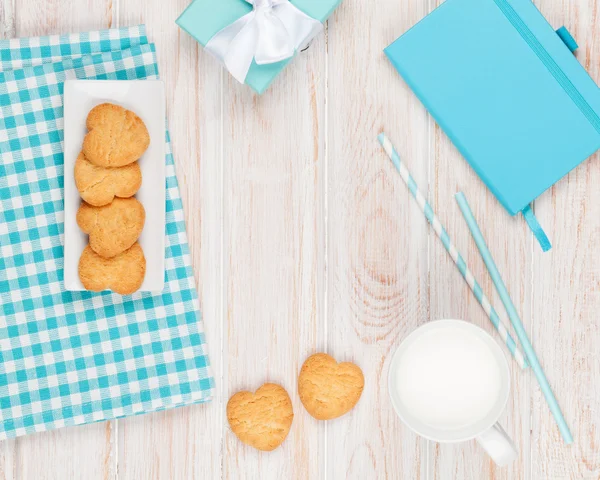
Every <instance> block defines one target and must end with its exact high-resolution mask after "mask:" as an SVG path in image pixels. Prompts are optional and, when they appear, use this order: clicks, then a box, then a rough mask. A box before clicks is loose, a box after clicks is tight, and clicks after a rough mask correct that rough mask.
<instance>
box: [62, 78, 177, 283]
mask: <svg viewBox="0 0 600 480" xmlns="http://www.w3.org/2000/svg"><path fill="white" fill-rule="evenodd" d="M64 94H65V101H64V106H65V110H64V111H65V115H64V117H65V275H64V280H65V289H66V290H69V291H82V290H85V288H84V287H83V285H82V284H81V281H80V280H79V273H78V265H79V258H80V257H81V253H82V252H83V249H84V248H85V246H86V245H87V243H88V237H87V235H86V234H84V233H83V232H82V231H81V230H79V227H78V226H77V220H76V215H77V210H78V209H79V205H80V204H81V198H80V197H79V192H78V191H77V187H76V186H75V176H74V169H75V160H76V159H77V156H78V155H79V152H81V146H82V145H83V137H84V136H85V134H86V133H87V131H86V127H85V122H86V118H87V115H88V113H89V111H90V110H91V109H92V108H94V107H95V106H96V105H98V104H100V103H104V102H110V103H115V104H117V105H121V106H122V107H125V108H127V109H129V110H131V111H133V112H134V113H136V114H137V115H138V116H139V117H140V118H141V119H142V120H143V121H144V123H145V124H146V126H147V127H148V131H149V133H150V147H149V148H148V150H147V151H146V153H144V155H143V156H142V158H141V159H140V160H139V164H140V168H141V170H142V187H141V188H140V190H139V192H138V193H137V195H136V198H137V199H138V200H139V201H140V202H141V203H142V205H143V206H144V208H145V210H146V224H145V225H144V230H143V231H142V236H141V237H140V239H139V242H140V245H141V246H142V249H143V250H144V255H145V257H146V277H145V279H144V283H142V286H141V288H140V291H144V292H160V291H162V289H163V287H164V278H165V274H164V271H165V210H166V204H165V195H166V171H165V168H166V164H165V161H166V159H165V132H166V125H165V89H164V84H163V83H162V82H161V81H158V80H131V81H130V80H126V81H125V80H68V81H66V82H65V92H64Z"/></svg>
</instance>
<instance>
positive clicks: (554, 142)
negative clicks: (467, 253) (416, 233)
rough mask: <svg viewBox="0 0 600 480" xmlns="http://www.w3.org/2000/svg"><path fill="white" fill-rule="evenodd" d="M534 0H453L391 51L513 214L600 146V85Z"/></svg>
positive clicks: (535, 229) (537, 229)
mask: <svg viewBox="0 0 600 480" xmlns="http://www.w3.org/2000/svg"><path fill="white" fill-rule="evenodd" d="M576 48H577V44H576V43H575V41H574V40H573V38H572V37H571V36H570V35H569V33H568V32H567V31H566V29H564V27H563V28H561V29H559V30H558V31H554V29H553V28H552V27H551V26H550V25H549V24H548V22H547V21H546V19H545V18H544V17H543V16H542V14H541V13H540V12H539V10H537V8H536V7H535V5H534V4H533V3H531V1H530V0H446V2H444V3H443V4H442V5H441V6H440V7H438V8H437V9H435V10H434V11H433V12H432V13H431V14H429V15H428V16H427V17H425V18H424V19H423V20H422V21H421V22H419V23H418V24H417V25H415V26H414V27H413V28H411V29H410V30H409V31H408V32H406V33H405V34H404V35H402V36H401V37H400V38H399V39H398V40H396V41H395V42H394V43H392V44H391V45H390V46H389V47H388V48H386V50H385V53H386V55H387V56H388V58H389V59H390V60H391V62H392V63H393V65H394V67H395V68H396V69H397V70H398V72H399V73H400V75H401V76H402V77H403V78H404V80H405V81H406V83H407V84H408V85H409V86H410V88H411V89H412V90H413V91H414V92H415V94H416V95H417V96H418V97H419V99H420V100H421V101H422V102H423V104H424V105H425V107H426V108H427V109H428V110H429V112H430V113H431V115H432V116H433V118H434V119H435V120H436V122H437V123H438V124H439V125H440V126H441V127H442V129H443V130H444V131H445V132H446V134H447V135H448V136H449V137H450V139H451V140H452V142H453V143H454V145H455V146H456V147H457V148H458V150H459V151H460V152H461V153H462V155H463V156H464V157H465V158H466V159H467V161H468V162H469V163H470V165H471V166H472V167H473V168H474V169H475V171H476V172H477V174H478V175H479V176H480V177H481V179H482V180H483V181H484V182H485V184H486V185H487V186H488V187H489V189H490V190H491V191H492V192H493V193H494V195H495V196H496V197H497V198H498V200H499V201H500V202H501V203H502V205H503V206H504V208H506V210H507V211H508V212H509V213H510V214H511V215H516V214H517V213H519V212H523V214H524V215H525V218H526V220H527V222H528V224H529V225H530V227H531V228H532V230H533V232H534V234H535V235H536V237H537V238H538V240H539V241H540V243H541V244H542V247H543V248H544V250H547V249H549V248H550V243H549V242H548V239H547V237H546V236H545V234H544V232H543V230H542V229H541V227H540V226H539V224H538V223H537V220H536V219H535V216H534V215H533V212H532V210H531V207H530V205H531V203H532V202H533V200H534V199H535V198H537V197H538V196H539V195H540V194H541V193H543V192H544V191H545V190H546V189H548V188H549V187H551V186H552V185H553V184H554V183H556V182H557V181H558V180H560V179H561V178H562V177H563V176H565V175H566V174H567V173H568V172H569V171H570V170H572V169H573V168H574V167H576V166H577V165H579V164H580V163H581V162H583V161H584V160H585V159H586V158H588V157H589V156H590V155H592V154H593V153H594V152H595V151H596V150H597V149H598V148H600V117H599V113H600V89H599V88H598V86H597V85H596V84H595V83H594V81H593V80H592V79H591V78H590V76H589V75H588V74H587V72H586V71H585V69H584V68H583V67H582V66H581V64H580V63H579V62H578V61H577V59H576V58H575V57H574V55H573V51H574V50H575V49H576Z"/></svg>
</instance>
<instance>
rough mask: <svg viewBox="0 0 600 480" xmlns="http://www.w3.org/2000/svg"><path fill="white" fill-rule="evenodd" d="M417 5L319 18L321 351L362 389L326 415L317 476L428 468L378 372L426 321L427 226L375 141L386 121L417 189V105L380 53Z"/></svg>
mask: <svg viewBox="0 0 600 480" xmlns="http://www.w3.org/2000/svg"><path fill="white" fill-rule="evenodd" d="M425 13H426V12H425V9H424V8H423V6H422V4H421V2H410V3H408V2H404V3H401V2H398V1H390V0H385V1H378V2H362V1H356V0H355V1H346V2H344V3H343V4H342V5H341V6H340V7H339V9H338V11H337V12H336V14H335V15H334V19H333V21H331V22H330V34H329V58H328V65H329V85H330V88H329V98H330V102H329V104H330V107H329V111H328V112H329V128H328V132H329V141H328V172H329V175H328V189H327V193H328V311H327V314H328V351H329V353H330V354H332V355H333V356H335V357H336V358H337V359H338V360H339V361H345V360H351V361H354V362H355V363H357V364H358V365H359V366H360V367H361V368H362V369H363V372H364V375H365V390H364V392H363V395H362V398H361V400H360V401H359V403H358V405H357V406H356V408H355V411H354V412H353V413H352V414H351V415H346V416H344V417H342V418H340V419H338V420H336V421H334V422H330V423H329V424H328V427H327V428H328V430H327V434H328V443H327V446H328V464H327V467H328V468H327V474H328V478H406V479H409V478H410V479H413V478H422V477H423V478H424V477H425V475H426V471H427V442H426V441H425V440H423V439H420V438H417V437H416V436H415V435H414V434H412V433H411V432H410V431H409V430H408V429H407V428H406V427H404V426H403V425H402V424H401V423H400V421H399V419H398V417H397V416H396V415H395V413H394V411H393V409H392V407H391V404H390V402H389V398H388V391H387V375H388V367H389V363H390V361H391V354H392V353H393V352H394V350H395V348H396V347H397V346H398V344H399V342H400V341H401V340H402V338H403V337H405V336H406V335H407V334H408V333H409V332H410V331H411V330H413V329H414V328H415V327H416V326H418V325H420V324H422V323H423V322H426V321H428V320H429V309H428V299H427V289H428V284H427V263H428V260H427V249H428V238H429V232H428V227H427V224H426V221H425V219H424V218H423V216H422V214H421V213H420V212H419V211H418V208H417V207H416V206H415V205H414V204H413V203H412V202H413V200H412V199H411V198H410V197H409V194H408V190H407V188H406V187H405V185H404V184H403V183H402V180H401V179H400V178H399V176H398V174H397V173H396V171H395V170H394V168H393V166H392V164H391V162H390V161H389V160H388V159H387V157H386V156H385V154H384V153H383V151H382V149H381V147H380V146H379V144H378V142H377V135H378V134H379V133H380V132H381V131H382V130H383V129H384V128H385V129H386V131H387V133H388V134H389V136H390V138H391V139H392V140H393V141H394V142H395V144H396V145H397V148H399V150H400V152H401V154H402V155H403V156H404V157H405V158H406V160H407V162H408V163H409V165H410V166H411V168H412V169H413V170H414V174H415V175H416V177H417V178H418V179H419V180H423V181H424V185H423V186H424V188H425V189H427V183H426V179H427V176H428V171H427V169H428V162H427V156H428V141H427V130H428V124H427V120H426V115H425V110H424V109H423V108H421V107H420V105H419V104H418V102H417V100H416V99H415V98H414V96H413V95H412V94H411V93H410V92H409V90H408V88H407V87H406V85H404V84H403V83H402V82H401V81H400V79H399V77H398V75H397V74H396V72H395V71H394V70H393V68H392V67H391V66H390V64H389V62H388V61H387V60H386V59H385V58H384V55H383V51H382V50H383V47H384V46H386V45H388V44H389V43H391V42H392V41H393V40H394V39H395V37H396V36H398V35H399V33H400V32H402V31H404V30H406V29H407V28H409V27H410V26H411V25H412V24H413V23H415V22H416V21H418V19H419V18H421V17H422V16H423V15H424V14H425Z"/></svg>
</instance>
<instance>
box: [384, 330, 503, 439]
mask: <svg viewBox="0 0 600 480" xmlns="http://www.w3.org/2000/svg"><path fill="white" fill-rule="evenodd" d="M395 377H396V378H395V380H396V381H395V382H394V383H395V386H394V388H395V389H397V394H398V398H399V400H400V402H401V403H402V404H403V407H404V410H405V411H406V413H407V414H409V415H411V416H412V417H414V418H415V419H416V420H417V421H419V422H422V423H423V424H425V425H428V426H430V427H432V428H436V429H444V430H455V429H461V428H465V427H468V426H470V425H473V424H475V423H477V422H479V421H480V420H482V419H484V418H486V417H487V416H488V415H489V414H490V412H491V411H492V410H493V409H494V407H495V405H496V403H497V401H498V398H499V397H500V391H501V389H502V372H501V366H500V365H499V363H498V359H497V358H496V357H495V356H494V353H493V352H492V351H491V350H490V347H489V345H487V344H486V343H485V341H484V339H482V338H481V337H480V336H479V335H477V334H476V333H475V332H473V331H471V330H465V329H461V328H457V327H455V326H444V327H441V328H437V329H432V330H430V331H427V332H425V333H423V334H422V335H420V336H418V337H417V338H415V340H414V341H413V342H412V343H410V344H409V346H408V348H407V349H406V351H405V352H404V354H403V355H402V356H401V358H400V359H399V363H398V367H397V369H396V373H395Z"/></svg>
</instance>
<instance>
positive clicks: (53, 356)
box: [0, 27, 214, 439]
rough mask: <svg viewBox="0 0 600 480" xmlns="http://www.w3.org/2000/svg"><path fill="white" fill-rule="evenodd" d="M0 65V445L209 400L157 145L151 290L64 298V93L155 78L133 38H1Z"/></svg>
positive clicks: (171, 197) (176, 208)
mask: <svg viewBox="0 0 600 480" xmlns="http://www.w3.org/2000/svg"><path fill="white" fill-rule="evenodd" d="M122 47H128V48H127V49H125V50H118V51H112V49H113V48H122ZM59 52H60V54H61V55H65V54H68V53H69V52H70V54H71V55H72V56H71V57H69V58H66V59H64V60H61V61H59V62H56V61H55V60H56V59H57V55H59ZM63 52H64V53H63ZM87 52H92V53H91V54H87ZM94 52H98V53H94ZM0 58H1V59H2V68H3V69H4V70H5V71H3V72H0V438H2V439H3V438H7V437H14V436H18V435H24V434H26V433H30V432H37V431H42V430H49V429H53V428H58V427H62V426H65V425H79V424H83V423H89V422H94V421H100V420H108V419H112V418H118V417H122V416H126V415H133V414H138V413H145V412H150V411H156V410H161V409H164V408H170V407H175V406H180V405H187V404H192V403H198V402H205V401H207V400H210V398H211V396H212V391H213V383H214V382H213V378H212V376H211V373H210V369H209V365H208V358H207V356H206V353H205V349H206V345H205V337H204V332H203V330H202V323H201V319H200V312H199V306H198V296H197V293H196V286H195V282H194V277H193V272H192V269H191V261H190V256H189V248H188V243H187V238H186V233H185V224H184V215H183V209H182V204H181V198H180V195H179V189H178V186H177V179H176V177H175V169H174V165H173V157H172V155H171V153H170V152H171V150H170V147H169V146H168V147H167V151H168V155H167V160H166V161H167V226H166V272H165V280H166V282H165V285H166V286H165V290H164V291H163V293H162V294H161V295H152V294H147V293H143V294H135V295H133V296H126V297H122V296H119V295H115V294H112V293H109V292H105V293H101V294H93V293H90V292H77V293H75V292H66V291H65V290H64V288H63V247H62V245H63V242H62V241H63V238H62V237H63V213H64V212H63V190H62V187H63V154H62V140H63V99H62V91H63V82H64V80H65V79H67V78H96V79H139V78H156V77H157V74H158V70H157V64H156V58H155V52H154V47H153V45H149V44H148V43H147V40H146V37H145V32H144V28H143V27H135V28H129V29H120V30H106V31H102V32H92V33H88V34H78V35H70V36H54V37H43V38H37V39H21V40H8V41H0ZM47 61H50V62H51V63H46V62H47ZM52 62H53V63H52ZM13 66H19V67H24V68H22V69H19V70H12V71H7V70H6V69H7V67H8V68H10V67H13ZM167 142H168V135H167Z"/></svg>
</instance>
